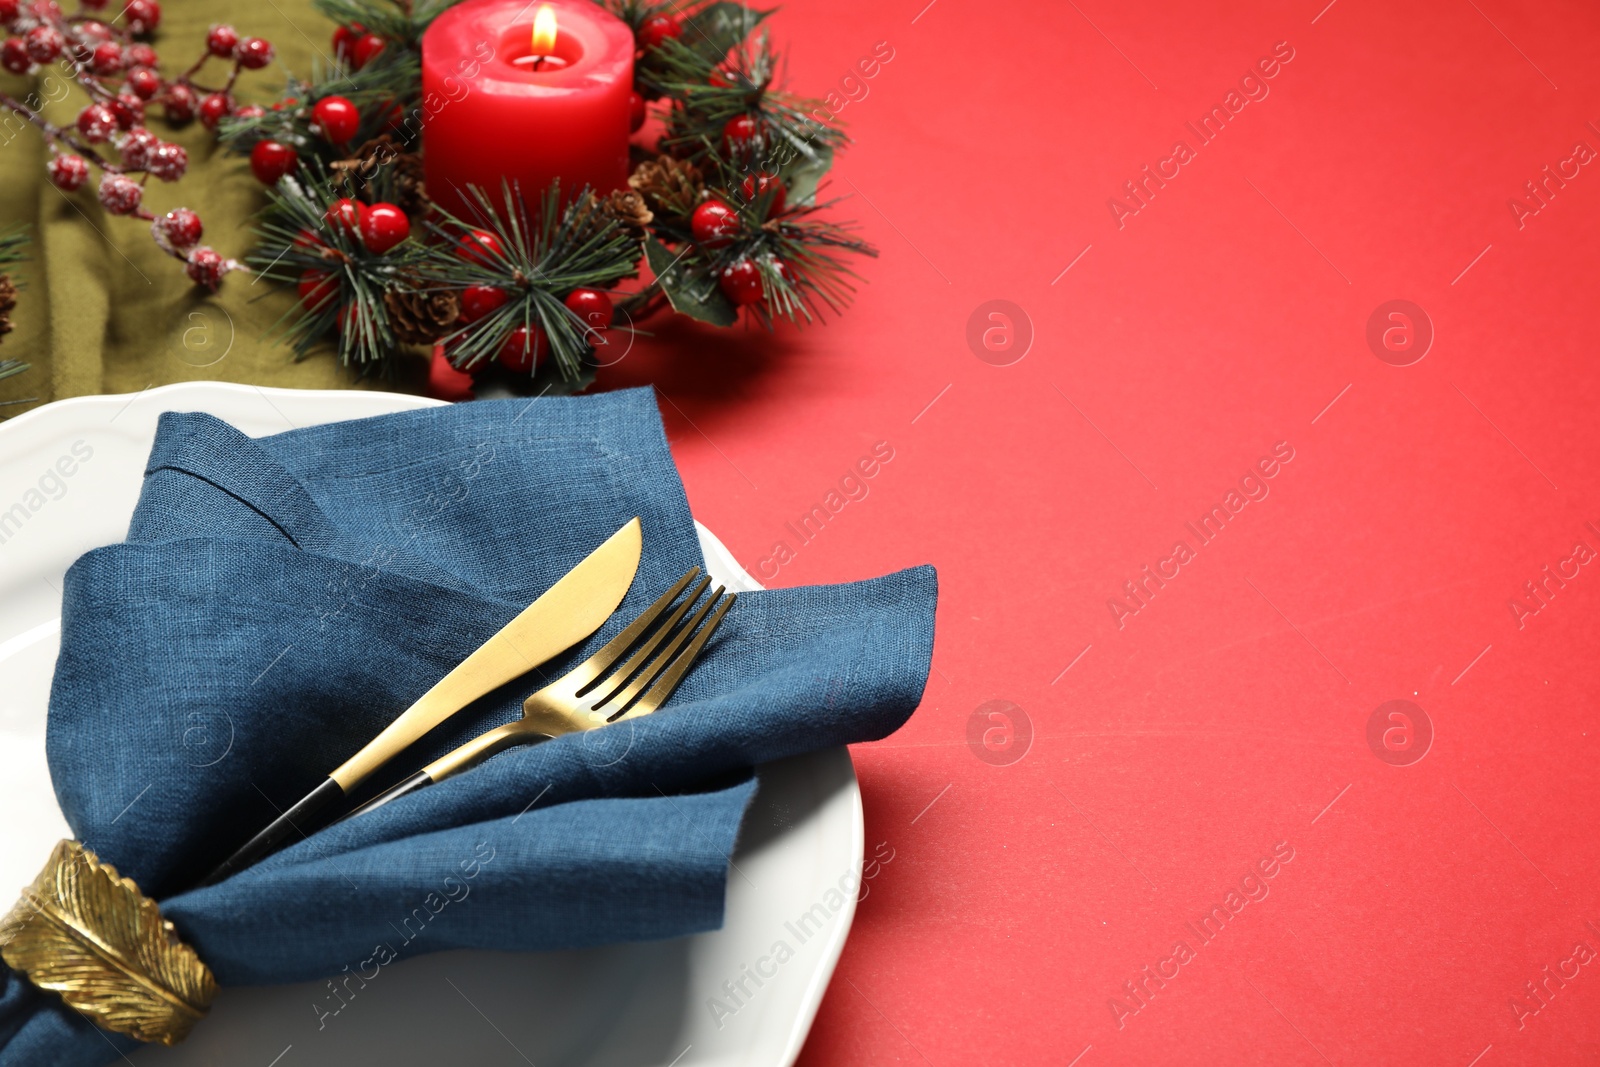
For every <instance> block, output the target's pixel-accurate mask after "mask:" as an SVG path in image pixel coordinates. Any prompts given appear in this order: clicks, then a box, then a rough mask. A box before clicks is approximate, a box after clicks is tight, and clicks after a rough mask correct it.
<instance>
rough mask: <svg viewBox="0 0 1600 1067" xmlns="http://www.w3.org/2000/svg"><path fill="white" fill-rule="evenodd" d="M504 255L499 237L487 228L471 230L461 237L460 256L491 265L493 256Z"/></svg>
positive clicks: (493, 260)
mask: <svg viewBox="0 0 1600 1067" xmlns="http://www.w3.org/2000/svg"><path fill="white" fill-rule="evenodd" d="M503 255H505V250H504V249H502V248H501V247H500V239H499V238H498V237H496V236H495V235H494V234H492V233H490V232H489V231H488V230H473V231H472V232H470V233H468V234H467V235H466V236H465V237H463V238H462V239H461V258H462V259H465V260H470V261H471V262H473V263H481V264H483V265H484V266H486V267H488V266H492V265H494V262H495V257H497V256H503Z"/></svg>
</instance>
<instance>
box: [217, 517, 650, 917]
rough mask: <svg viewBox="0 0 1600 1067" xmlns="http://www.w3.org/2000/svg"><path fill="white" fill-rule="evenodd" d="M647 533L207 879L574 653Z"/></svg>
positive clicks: (634, 563)
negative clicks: (519, 681) (504, 689)
mask: <svg viewBox="0 0 1600 1067" xmlns="http://www.w3.org/2000/svg"><path fill="white" fill-rule="evenodd" d="M642 550H643V538H642V536H641V533H640V523H639V520H638V519H637V518H634V519H632V520H630V521H629V522H628V523H627V525H625V526H623V527H622V528H621V529H620V530H618V531H617V532H616V533H614V534H612V535H611V536H610V537H609V538H607V539H606V540H605V541H604V542H602V543H601V545H600V546H599V547H598V548H596V549H595V550H594V551H593V552H591V553H589V555H588V556H586V557H585V558H584V559H583V561H582V562H581V563H579V564H578V565H577V566H575V567H573V568H572V569H571V570H570V571H568V572H567V573H566V574H565V575H563V576H562V577H561V579H560V580H559V581H558V582H556V584H555V585H552V586H551V587H550V588H549V589H547V590H545V592H544V593H543V595H541V596H540V597H539V598H538V599H537V600H535V601H534V602H533V603H532V604H529V605H528V606H527V607H526V608H524V609H523V610H522V611H521V612H520V613H519V614H518V615H517V617H516V618H514V619H512V620H511V621H510V622H508V623H506V624H505V626H503V627H501V629H500V630H499V632H497V633H496V634H495V635H494V636H493V637H491V638H489V640H487V641H485V642H484V643H483V644H482V645H480V646H479V647H478V648H477V649H476V650H474V651H473V653H472V654H471V655H469V656H468V657H467V658H466V659H464V660H462V661H461V662H460V663H459V664H457V665H456V667H455V668H454V669H453V670H451V671H450V673H449V674H447V675H445V676H444V677H443V678H441V679H439V681H438V682H436V683H434V686H433V688H431V689H429V690H428V691H427V692H426V693H424V694H422V696H420V697H418V698H417V700H416V702H415V703H413V704H412V705H411V706H410V707H409V708H407V709H406V710H405V711H403V712H401V713H400V716H399V717H398V718H396V719H395V720H394V721H393V722H391V723H390V724H389V725H388V726H386V727H384V729H383V731H382V732H381V733H379V734H378V736H377V737H375V738H373V739H372V740H371V741H369V742H367V744H366V745H365V746H363V747H362V749H361V751H359V752H357V753H356V754H355V755H353V756H351V757H350V758H349V759H347V760H345V761H344V763H342V764H340V765H339V767H338V768H336V769H335V770H334V771H333V772H332V773H331V774H329V775H328V777H326V778H324V779H323V780H322V782H321V784H319V785H318V786H317V788H315V789H313V790H312V791H311V792H310V793H307V794H306V795H305V796H304V797H303V798H301V799H300V800H299V801H298V802H297V803H296V804H295V805H294V806H293V807H291V808H289V809H288V810H287V811H285V812H283V813H282V814H281V815H279V816H278V818H276V819H274V820H273V821H272V823H271V824H270V825H269V826H268V827H267V828H266V829H265V830H262V831H261V832H260V833H259V834H256V836H254V837H252V838H251V839H250V840H249V841H247V842H246V843H245V844H244V845H243V846H241V847H240V848H239V850H238V851H237V852H235V853H234V854H233V855H232V856H229V857H228V858H227V859H226V860H224V861H223V863H222V865H221V866H219V867H218V868H217V869H216V870H214V871H212V872H211V874H209V875H208V876H207V877H206V879H205V880H204V881H203V882H201V883H200V884H201V885H202V886H207V885H214V884H215V883H217V882H220V881H222V880H223V879H224V878H227V877H228V876H229V875H231V874H234V873H235V872H237V871H239V870H242V869H243V868H245V867H248V866H250V865H251V864H252V863H255V862H256V861H258V860H260V859H263V858H264V857H266V856H267V855H269V854H270V853H272V852H275V851H276V850H277V849H278V847H279V846H280V845H282V844H283V843H285V842H286V841H287V840H289V838H291V837H295V836H304V835H306V834H307V833H309V832H310V830H312V829H315V825H316V816H317V815H318V814H319V813H321V812H322V811H323V810H325V809H326V808H327V807H329V806H330V805H331V804H333V803H334V802H335V801H337V800H340V799H342V798H344V797H345V796H346V795H347V794H348V793H349V792H350V791H351V790H352V789H354V788H355V787H356V786H357V785H359V784H360V783H361V782H363V781H364V780H365V779H366V778H367V777H368V776H370V775H371V774H372V773H373V772H374V771H376V770H377V769H378V768H379V767H381V766H383V765H384V764H385V763H387V762H388V761H389V760H391V759H393V758H394V757H395V756H396V755H398V754H399V753H400V752H401V751H402V750H403V749H405V748H407V747H408V746H409V745H411V744H412V743H413V742H414V741H416V740H417V739H418V738H420V737H421V736H422V735H423V734H425V733H427V732H428V731H429V730H432V729H433V728H434V727H436V726H438V725H439V724H440V723H442V722H444V720H445V719H447V718H449V717H450V716H451V715H454V714H455V713H456V712H458V711H460V710H461V709H462V708H464V707H466V706H467V705H468V704H471V703H472V702H473V701H474V700H477V699H478V698H479V697H481V696H483V695H484V694H486V693H490V692H493V691H494V690H495V689H498V688H499V687H500V686H502V685H504V684H505V683H507V682H509V681H511V680H512V679H513V678H516V677H518V676H519V675H522V674H526V673H527V672H528V671H531V670H533V668H535V667H537V666H539V665H540V664H541V663H544V662H545V661H546V660H549V659H550V658H551V657H553V656H555V655H557V654H559V653H561V652H564V651H566V650H567V649H569V648H571V647H572V646H573V645H575V644H577V643H578V642H579V641H582V640H583V639H584V638H586V637H588V636H589V635H590V634H592V633H594V632H595V631H596V630H598V629H599V628H600V626H601V624H602V623H604V622H605V621H606V619H608V618H610V617H611V614H612V612H614V611H616V610H617V605H619V604H621V603H622V598H623V597H624V596H625V595H627V592H628V588H629V586H631V585H632V584H633V576H634V574H635V573H637V571H638V569H639V556H640V554H641V552H642Z"/></svg>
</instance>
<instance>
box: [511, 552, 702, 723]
mask: <svg viewBox="0 0 1600 1067" xmlns="http://www.w3.org/2000/svg"><path fill="white" fill-rule="evenodd" d="M699 573H700V568H699V567H690V568H689V569H688V571H686V572H685V573H684V575H683V577H682V578H679V579H678V580H677V582H675V583H674V584H673V586H672V588H671V589H668V590H667V591H666V592H665V593H662V594H661V595H660V596H659V597H657V598H656V602H655V603H654V604H651V605H650V606H649V607H648V608H645V609H644V611H642V612H641V613H640V614H639V617H638V618H637V619H634V620H633V621H632V622H631V623H629V624H628V625H627V626H625V627H623V629H622V632H621V633H619V634H617V636H615V637H613V638H612V639H611V640H609V641H607V642H606V643H605V644H604V645H602V646H601V647H600V650H599V651H597V652H596V653H595V654H594V655H592V656H590V657H589V658H588V659H586V660H584V661H583V662H582V663H580V664H578V665H577V666H576V667H574V668H573V669H572V670H571V671H569V672H568V673H567V674H566V675H565V676H563V677H562V678H561V679H560V680H559V681H558V682H556V683H554V684H557V685H559V684H560V683H561V682H569V681H570V682H576V683H578V692H579V693H583V692H585V691H586V690H588V689H591V688H593V686H594V684H595V682H596V681H598V680H599V679H600V678H601V677H603V676H604V675H605V673H606V672H607V671H608V670H610V669H611V665H612V663H614V662H616V659H617V657H618V656H621V655H622V654H623V653H624V652H626V651H627V650H628V649H629V648H630V647H632V645H633V643H634V642H635V641H637V640H638V639H639V635H641V634H643V633H644V632H645V631H646V630H648V629H649V628H650V626H651V624H653V623H654V622H655V621H656V619H658V618H659V617H660V616H661V613H662V612H663V611H664V610H666V608H667V606H668V605H669V604H671V603H672V602H673V601H674V600H676V599H677V597H678V594H679V593H681V592H683V588H684V586H686V585H688V584H689V583H690V582H692V581H694V579H695V576H696V575H698V574H699ZM541 691H542V690H541ZM528 699H529V700H532V699H533V698H532V697H531V696H530V697H529V698H528Z"/></svg>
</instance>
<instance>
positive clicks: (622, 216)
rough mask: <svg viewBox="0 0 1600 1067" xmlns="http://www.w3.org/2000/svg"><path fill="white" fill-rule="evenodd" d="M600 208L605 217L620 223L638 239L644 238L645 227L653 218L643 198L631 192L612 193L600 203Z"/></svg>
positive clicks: (618, 191)
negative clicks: (608, 216) (607, 216)
mask: <svg viewBox="0 0 1600 1067" xmlns="http://www.w3.org/2000/svg"><path fill="white" fill-rule="evenodd" d="M601 207H602V208H604V210H605V213H606V214H607V215H610V216H611V217H612V218H614V219H616V220H617V221H618V222H620V223H622V227H623V229H625V230H627V231H628V232H629V233H630V234H632V235H633V236H634V237H638V238H643V237H644V233H645V227H646V226H648V225H650V222H651V220H653V219H654V218H655V214H654V213H652V212H651V210H650V208H649V207H648V206H647V205H646V204H645V202H644V197H642V196H640V195H639V194H638V193H635V192H632V191H627V192H624V191H623V190H621V189H618V190H616V191H614V192H613V193H612V194H611V195H610V196H609V197H607V198H606V199H605V201H603V202H602V204H601Z"/></svg>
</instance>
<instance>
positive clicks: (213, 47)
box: [206, 26, 239, 59]
mask: <svg viewBox="0 0 1600 1067" xmlns="http://www.w3.org/2000/svg"><path fill="white" fill-rule="evenodd" d="M237 47H239V31H238V30H236V29H234V28H233V27H232V26H213V27H211V32H210V33H208V34H206V50H207V51H208V52H210V53H211V54H212V55H214V56H216V57H217V58H218V59H229V58H231V57H232V56H233V50H234V49H235V48H237Z"/></svg>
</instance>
